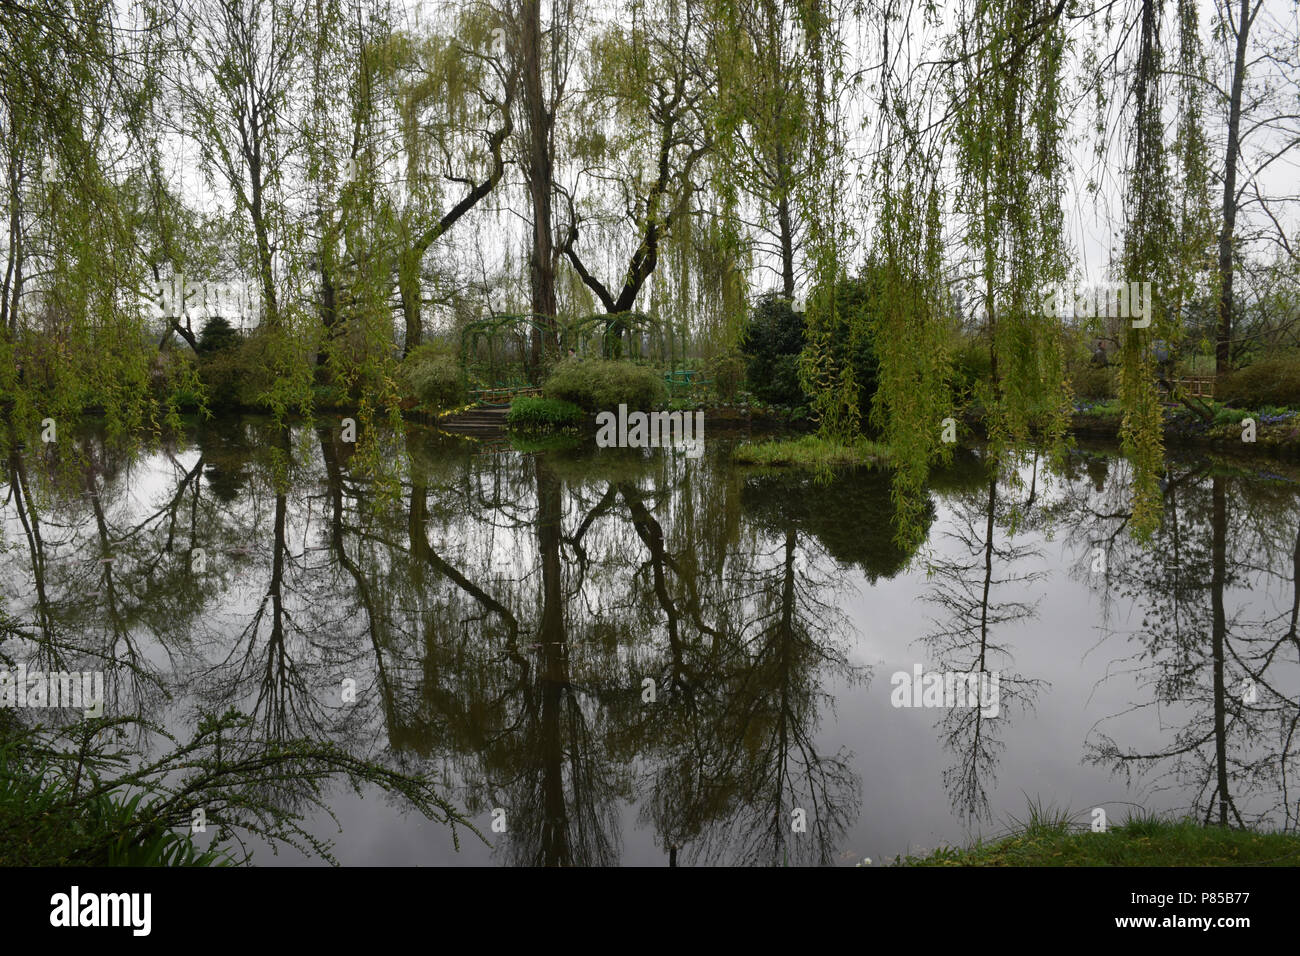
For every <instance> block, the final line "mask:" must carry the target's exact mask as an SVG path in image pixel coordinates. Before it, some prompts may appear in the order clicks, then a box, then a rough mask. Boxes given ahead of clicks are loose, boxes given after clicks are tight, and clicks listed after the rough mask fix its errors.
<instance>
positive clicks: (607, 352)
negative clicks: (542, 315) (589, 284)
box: [564, 312, 665, 362]
mask: <svg viewBox="0 0 1300 956" xmlns="http://www.w3.org/2000/svg"><path fill="white" fill-rule="evenodd" d="M564 325H565V328H564V332H565V335H564V338H565V339H567V341H566V342H565V343H564V346H565V348H572V349H574V351H576V352H578V353H580V354H582V355H588V354H590V352H591V345H592V343H593V341H595V342H597V343H598V347H599V350H600V354H601V355H602V356H604V357H605V358H623V357H624V355H625V354H626V357H628V358H630V359H632V360H634V361H638V362H656V361H657V362H663V361H664V358H665V355H664V351H665V350H664V344H665V340H664V334H663V333H664V329H663V325H662V323H660V321H659V320H658V319H657V318H655V317H654V316H652V315H647V314H646V313H644V312H597V313H595V314H594V315H584V316H582V317H581V318H578V319H573V320H571V321H569V322H567V323H565V324H564ZM656 353H657V354H656Z"/></svg>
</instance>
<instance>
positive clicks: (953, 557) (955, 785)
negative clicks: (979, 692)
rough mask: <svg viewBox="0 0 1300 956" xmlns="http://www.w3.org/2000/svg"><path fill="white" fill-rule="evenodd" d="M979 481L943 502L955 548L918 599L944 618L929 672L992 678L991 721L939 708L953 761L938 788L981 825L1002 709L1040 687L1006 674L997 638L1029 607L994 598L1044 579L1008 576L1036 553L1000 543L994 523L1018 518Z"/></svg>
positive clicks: (991, 483) (998, 748)
mask: <svg viewBox="0 0 1300 956" xmlns="http://www.w3.org/2000/svg"><path fill="white" fill-rule="evenodd" d="M986 481H987V484H986V486H985V488H984V489H982V490H981V491H980V492H973V491H962V492H958V493H955V494H954V495H953V496H952V497H951V498H950V499H948V501H947V504H948V505H949V506H950V507H951V509H952V517H951V518H950V520H949V521H948V522H947V530H946V531H945V532H944V536H943V537H944V539H945V540H946V541H950V542H955V545H956V547H955V549H954V548H951V547H942V548H940V549H937V553H936V554H934V555H933V556H932V557H931V559H930V573H931V576H932V577H933V578H934V579H935V584H934V586H933V587H932V588H931V590H930V592H929V593H928V594H927V595H926V598H925V600H926V601H927V602H928V603H931V604H934V605H937V606H938V607H939V608H940V609H941V610H942V611H943V612H944V617H943V619H942V620H938V619H932V623H933V625H934V629H933V630H931V631H930V632H929V633H928V634H927V635H926V637H925V638H924V641H925V645H926V649H927V651H928V653H929V655H930V658H931V662H932V663H931V664H930V666H929V668H928V670H929V671H932V672H939V673H943V672H958V673H970V672H988V673H994V672H996V673H998V675H999V685H998V705H999V707H998V716H997V717H996V718H994V717H992V716H985V714H984V713H983V708H981V707H968V706H957V707H952V708H948V709H946V710H945V711H944V714H943V716H942V717H941V718H940V720H939V724H938V727H939V730H940V736H941V739H942V740H943V743H944V746H945V747H947V748H948V749H949V750H950V751H952V752H953V754H954V755H956V757H957V763H956V764H955V765H953V766H951V767H949V768H947V769H946V770H945V771H944V774H943V781H944V787H945V789H946V790H947V791H948V798H949V800H950V801H951V802H952V806H953V809H954V810H956V811H957V812H958V813H959V814H961V815H962V816H963V817H964V818H966V819H967V820H970V819H987V818H988V815H989V800H988V791H987V784H988V783H990V782H992V781H994V780H996V769H997V763H998V757H999V754H1000V753H1001V752H1002V749H1003V747H1004V746H1005V745H1004V744H1003V742H1002V740H1001V735H1002V731H1003V730H1005V727H1006V721H1007V718H1008V714H1009V705H1018V706H1020V707H1032V706H1033V702H1034V699H1035V697H1036V695H1037V692H1038V689H1039V687H1040V686H1041V684H1042V682H1041V681H1039V680H1036V679H1031V678H1026V677H1023V676H1021V675H1018V674H1014V673H1009V672H1008V671H1007V670H1006V665H1009V664H1011V663H1012V662H1013V659H1012V655H1011V651H1010V649H1009V647H1008V645H1007V644H1006V643H1004V642H1003V641H1000V640H999V639H998V638H997V636H996V635H997V633H998V632H999V630H1000V629H1002V628H1004V627H1005V626H1006V625H1008V624H1011V623H1013V622H1015V621H1020V620H1026V619H1030V618H1032V617H1033V616H1034V613H1035V604H1034V603H1028V602H1024V601H998V600H995V599H994V597H995V594H997V593H999V592H1003V591H1005V590H1007V589H1010V590H1011V591H1012V592H1013V593H1014V592H1017V591H1023V589H1024V586H1025V585H1027V584H1030V583H1032V582H1034V581H1037V580H1040V579H1041V578H1042V577H1043V576H1044V572H1041V571H1031V572H1027V573H1017V572H1012V571H1010V570H1009V569H1010V568H1011V567H1012V566H1013V565H1015V564H1017V563H1018V562H1020V561H1022V560H1024V559H1026V558H1035V557H1037V556H1039V554H1040V552H1039V550H1038V549H1037V548H1035V547H1033V546H1031V545H1023V544H1016V543H1014V542H1013V541H1012V540H1011V537H1010V535H1008V536H1007V537H1006V538H1004V539H1002V540H999V531H998V525H999V523H1001V524H1002V525H1003V526H1005V525H1006V523H1007V521H1008V519H1009V518H1011V519H1012V520H1019V518H1020V515H1019V514H1018V510H1017V509H1016V508H1015V506H1014V505H1011V504H1009V503H1008V502H1006V501H1004V500H1001V499H1000V497H999V489H998V479H997V478H996V477H990V478H987V479H986ZM1031 494H1032V491H1031ZM949 552H950V553H949Z"/></svg>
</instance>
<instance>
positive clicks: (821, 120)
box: [795, 0, 862, 441]
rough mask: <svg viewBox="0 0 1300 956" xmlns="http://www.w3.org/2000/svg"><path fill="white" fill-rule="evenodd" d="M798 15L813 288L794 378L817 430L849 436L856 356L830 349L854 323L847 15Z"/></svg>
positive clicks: (857, 403) (856, 408)
mask: <svg viewBox="0 0 1300 956" xmlns="http://www.w3.org/2000/svg"><path fill="white" fill-rule="evenodd" d="M795 20H796V25H797V28H798V31H799V38H800V39H799V42H800V43H801V44H802V45H803V47H804V49H805V50H806V51H807V53H806V57H805V59H804V62H805V64H806V68H805V71H804V72H803V75H802V76H801V77H800V79H801V82H802V83H803V84H804V89H805V91H806V92H805V97H806V101H807V103H808V117H809V119H808V122H809V126H810V132H809V136H808V142H809V145H810V149H809V154H808V170H807V173H806V175H805V176H804V177H802V179H801V180H800V181H799V184H798V189H797V190H796V195H797V196H798V206H799V209H800V211H801V213H802V216H803V220H804V222H805V224H806V228H807V239H806V247H807V250H808V252H807V259H808V271H809V278H810V284H811V287H812V289H813V290H814V292H813V294H812V298H811V299H810V301H809V304H808V314H807V324H806V329H805V345H804V350H803V352H802V353H801V354H800V356H799V381H800V383H801V384H802V386H803V388H804V391H805V392H807V393H808V394H809V395H811V396H812V411H813V416H814V418H815V420H816V421H817V423H818V428H819V430H820V432H821V434H822V435H824V436H826V437H829V438H832V439H835V440H837V441H851V440H852V439H853V438H855V437H856V436H857V435H858V434H859V432H860V429H861V425H862V414H861V391H860V385H859V382H858V380H857V374H856V372H855V370H854V366H853V363H851V362H847V361H842V360H839V359H838V358H837V357H836V355H835V348H834V343H835V339H836V338H837V336H838V335H839V334H841V330H842V328H843V326H844V325H845V324H846V323H851V317H849V316H847V315H845V314H844V313H843V309H842V297H841V296H839V295H837V288H838V287H839V286H841V285H842V284H843V283H844V281H845V280H846V278H847V274H848V262H847V258H848V251H849V250H850V249H851V248H853V246H854V240H855V230H854V227H853V223H852V221H851V218H850V216H849V210H848V204H847V201H846V198H845V194H846V188H847V186H848V182H849V163H848V151H847V148H846V146H847V134H848V129H849V122H848V117H847V115H846V112H845V92H846V88H847V86H848V79H849V77H848V69H847V60H848V58H847V52H846V47H845V41H844V35H843V30H842V28H843V26H844V22H845V21H844V18H843V17H842V16H841V11H840V10H839V9H838V8H837V7H836V6H835V4H834V3H833V0H803V2H800V3H799V4H797V5H796V8H795Z"/></svg>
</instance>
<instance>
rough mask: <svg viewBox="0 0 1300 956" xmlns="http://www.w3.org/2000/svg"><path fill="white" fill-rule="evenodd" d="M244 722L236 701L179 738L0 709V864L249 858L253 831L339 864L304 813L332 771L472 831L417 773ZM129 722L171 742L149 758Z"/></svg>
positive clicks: (121, 721) (319, 805)
mask: <svg viewBox="0 0 1300 956" xmlns="http://www.w3.org/2000/svg"><path fill="white" fill-rule="evenodd" d="M250 723H251V718H249V717H247V716H245V715H242V714H239V713H238V712H236V711H233V710H232V711H227V712H226V713H225V714H223V715H221V716H215V715H209V716H205V717H203V718H202V719H200V721H199V724H198V727H197V729H196V731H195V733H194V735H193V736H192V737H191V738H190V739H189V740H188V741H181V740H179V739H177V738H175V737H173V736H171V735H170V734H168V733H167V732H166V731H165V730H163V729H162V728H159V727H156V726H153V725H149V724H146V723H145V722H143V721H141V720H138V719H136V718H130V717H117V718H108V717H105V718H100V719H97V720H91V721H86V722H82V723H80V724H76V725H72V726H70V727H67V728H64V729H61V730H50V729H47V728H42V727H39V726H37V727H25V726H22V725H21V724H19V723H18V722H16V721H14V720H13V718H11V717H8V715H7V714H6V713H5V712H4V711H0V865H27V866H53V865H61V866H68V865H82V866H85V865H89V866H208V865H213V864H219V863H244V862H248V860H249V855H248V851H246V850H245V849H243V847H244V844H245V841H246V838H247V837H248V836H249V835H254V836H258V837H260V838H262V839H264V840H266V841H268V842H269V843H270V845H271V846H272V847H273V848H274V847H276V846H277V845H278V844H281V843H286V844H289V845H291V846H294V847H296V848H298V849H299V850H301V851H302V852H304V853H306V854H308V855H316V856H319V857H321V858H322V859H324V860H326V861H327V862H334V859H333V856H332V854H331V852H330V847H329V844H328V843H327V842H325V841H324V840H322V839H321V838H320V837H317V836H315V835H313V834H312V833H310V832H309V831H308V830H307V829H306V827H305V825H304V823H305V820H306V813H304V812H303V811H307V812H311V811H316V810H322V809H324V807H325V804H324V797H325V794H326V787H327V785H328V784H329V783H330V782H332V781H340V782H346V783H348V784H350V785H351V786H352V787H353V788H354V789H356V790H357V791H358V792H359V790H360V788H361V787H362V786H363V785H371V786H374V787H376V788H377V789H379V790H380V791H383V792H385V793H387V794H389V795H391V796H393V797H396V798H400V799H401V800H403V801H404V802H406V803H408V804H409V805H410V806H411V807H412V808H413V809H415V810H416V811H417V812H419V813H420V814H421V815H423V816H424V817H425V818H427V819H430V820H434V821H436V822H440V823H446V824H448V825H449V826H450V827H451V829H452V837H453V840H454V841H455V842H456V844H457V846H459V835H458V832H457V828H458V827H459V826H462V825H463V826H465V827H466V828H467V829H469V830H470V831H471V832H473V833H476V834H477V833H478V831H477V830H475V829H474V827H473V825H472V824H470V823H469V822H468V821H466V820H465V819H464V818H463V816H462V815H461V814H460V813H459V811H457V810H456V809H455V808H454V807H452V806H451V804H449V803H448V802H447V801H446V800H445V799H443V798H442V797H441V796H439V795H438V794H437V792H436V791H435V789H434V787H433V784H432V783H431V782H430V781H429V780H428V779H426V778H424V777H417V776H413V775H410V774H405V773H401V772H398V771H394V770H390V769H388V768H387V767H384V766H382V765H380V764H377V763H372V762H369V761H367V760H364V759H361V758H358V757H356V756H354V755H352V754H351V753H348V752H347V751H345V750H343V749H341V748H339V747H337V746H335V745H333V744H330V743H323V742H319V741H313V740H307V739H286V740H281V741H277V742H275V743H273V744H268V743H266V742H265V741H258V740H257V739H256V738H255V737H252V736H250V735H249V734H248V733H247V730H248V728H249V725H250ZM127 730H135V731H136V732H137V733H141V734H145V735H150V736H154V737H156V738H160V739H161V741H163V742H166V743H168V744H170V748H169V749H168V750H167V751H166V752H163V753H161V755H158V756H150V757H148V758H145V757H144V755H143V754H142V753H140V752H137V751H132V750H129V749H123V747H122V745H121V744H120V743H116V742H115V741H117V740H121V739H126V734H125V732H126V731H127ZM118 734H120V735H121V736H120V737H119V736H118ZM146 794H147V795H148V798H146V796H145V795H146ZM286 797H288V799H286ZM198 809H202V810H203V811H204V814H205V816H206V817H207V821H208V826H209V827H210V828H211V830H212V831H213V839H212V843H211V845H210V846H209V847H208V848H207V849H206V850H200V849H199V848H198V847H196V846H195V845H194V844H193V842H192V841H191V838H190V835H189V833H188V827H189V824H190V821H191V820H192V818H193V813H194V811H195V810H198ZM178 831H179V832H178Z"/></svg>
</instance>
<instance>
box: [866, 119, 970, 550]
mask: <svg viewBox="0 0 1300 956" xmlns="http://www.w3.org/2000/svg"><path fill="white" fill-rule="evenodd" d="M887 105H888V106H889V108H890V111H891V112H892V115H893V117H894V119H895V121H896V128H897V130H898V131H899V135H898V136H897V138H892V137H891V139H890V140H889V141H888V142H887V143H886V144H885V148H884V149H883V150H881V153H880V159H879V161H878V163H877V166H876V169H875V171H874V173H875V179H876V183H877V195H878V196H879V197H880V198H879V210H878V217H877V232H876V237H875V244H874V246H875V256H876V262H877V264H878V265H877V268H876V270H875V271H876V273H877V274H878V275H879V276H880V282H879V304H878V307H877V309H876V311H875V314H874V321H873V323H872V326H871V329H870V334H871V336H872V339H873V342H874V347H875V351H876V355H877V358H878V360H879V371H878V373H877V385H876V394H875V397H874V400H873V402H872V406H871V417H872V421H873V422H874V423H875V425H876V427H877V428H878V429H879V431H880V433H881V435H882V436H883V437H884V439H885V441H886V442H887V443H888V445H889V449H890V456H891V461H892V463H893V466H894V471H893V481H892V487H891V496H892V498H893V501H894V509H895V526H896V535H895V537H896V540H897V541H898V543H899V544H900V546H902V547H903V548H904V549H905V550H906V551H910V550H911V549H912V548H913V547H915V545H917V544H919V542H920V539H921V538H922V537H923V536H924V534H925V530H926V528H925V523H924V521H923V518H924V514H925V510H926V505H927V501H928V499H927V496H926V494H925V482H926V478H927V477H928V476H929V469H930V466H931V465H932V464H933V463H934V462H935V461H936V460H947V459H948V458H950V455H951V449H952V446H951V445H950V444H945V443H944V442H943V441H942V440H941V437H942V436H941V433H940V431H939V430H938V429H937V428H936V427H935V424H936V423H937V422H942V421H943V420H944V419H946V418H948V417H949V416H950V414H951V406H952V400H951V391H950V389H949V379H950V377H951V358H950V355H949V347H950V342H951V341H952V338H953V332H954V328H953V327H954V325H955V322H954V318H953V316H952V313H951V310H950V308H949V304H948V301H947V296H946V295H945V285H944V274H943V248H942V241H943V234H942V233H943V230H942V222H941V219H942V209H941V188H940V184H939V181H938V175H937V170H938V157H937V155H936V154H935V152H934V151H933V150H930V149H927V148H925V146H924V144H923V141H922V139H921V137H920V136H918V134H917V132H916V130H917V127H918V125H919V124H918V123H917V121H916V116H915V115H909V113H910V108H909V104H908V102H907V101H906V100H905V99H904V98H903V96H902V95H901V94H898V93H896V94H895V96H894V97H893V101H892V102H887Z"/></svg>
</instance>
